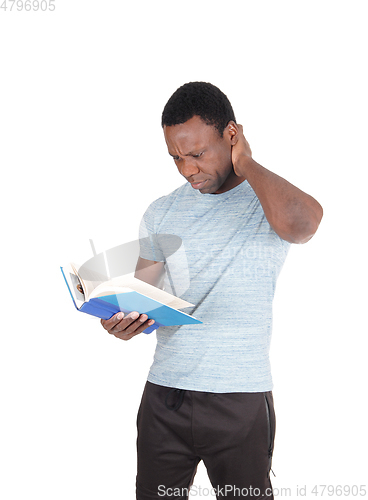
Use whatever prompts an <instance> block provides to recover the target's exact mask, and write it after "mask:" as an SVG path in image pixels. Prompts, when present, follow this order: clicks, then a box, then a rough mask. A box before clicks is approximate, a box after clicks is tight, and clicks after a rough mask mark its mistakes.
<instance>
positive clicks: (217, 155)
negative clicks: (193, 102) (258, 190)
mask: <svg viewBox="0 0 368 500" xmlns="http://www.w3.org/2000/svg"><path fill="white" fill-rule="evenodd" d="M237 132H238V129H237V126H236V124H235V123H234V122H229V124H228V125H227V127H226V128H225V130H224V133H223V137H220V134H219V132H218V130H217V129H216V128H215V127H214V126H212V125H207V124H206V123H205V122H204V121H203V120H202V119H201V118H200V117H199V116H193V118H191V119H190V120H188V121H186V122H185V123H180V124H179V125H172V126H170V127H167V126H164V135H165V140H166V144H167V148H168V150H169V154H170V155H171V156H172V157H173V158H174V161H175V164H176V166H177V168H178V170H179V173H180V174H181V175H182V176H183V177H185V178H186V180H187V181H188V182H190V183H191V185H192V187H193V189H198V190H199V191H200V192H201V193H211V194H219V193H224V192H225V191H229V189H232V188H234V187H235V186H237V185H238V184H240V183H241V182H243V180H244V178H241V177H237V176H236V175H235V172H234V170H233V165H232V162H231V148H232V145H233V144H235V142H236V135H237Z"/></svg>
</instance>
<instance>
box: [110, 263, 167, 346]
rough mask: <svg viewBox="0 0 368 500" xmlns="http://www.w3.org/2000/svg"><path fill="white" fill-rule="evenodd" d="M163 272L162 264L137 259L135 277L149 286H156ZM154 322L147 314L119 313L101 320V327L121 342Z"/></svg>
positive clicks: (134, 312)
mask: <svg viewBox="0 0 368 500" xmlns="http://www.w3.org/2000/svg"><path fill="white" fill-rule="evenodd" d="M163 272H164V263H163V262H154V261H152V260H146V259H142V258H141V257H139V258H138V262H137V267H136V270H135V277H136V278H138V279H140V280H142V281H145V282H146V283H149V284H150V285H153V286H157V285H158V284H159V283H160V281H161V278H162V275H163ZM153 323H154V320H153V319H149V318H148V316H147V314H141V315H139V313H137V312H136V311H132V312H131V313H129V314H127V315H126V316H125V315H124V313H122V312H119V313H117V314H115V315H114V316H113V317H112V318H110V319H107V320H104V319H102V320H101V325H102V326H103V327H104V328H105V330H107V331H108V332H109V333H111V334H112V335H115V337H117V338H119V339H122V340H130V339H131V338H132V337H135V335H138V334H139V333H142V332H143V330H145V329H146V328H147V327H148V326H151V325H153Z"/></svg>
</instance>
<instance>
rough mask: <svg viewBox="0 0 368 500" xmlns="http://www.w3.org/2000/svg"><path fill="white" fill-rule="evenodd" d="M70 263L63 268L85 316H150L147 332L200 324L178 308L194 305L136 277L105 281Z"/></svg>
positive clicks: (130, 276) (77, 303)
mask: <svg viewBox="0 0 368 500" xmlns="http://www.w3.org/2000/svg"><path fill="white" fill-rule="evenodd" d="M78 270H79V269H78V266H76V264H73V263H70V264H68V265H67V266H65V267H64V268H63V267H61V272H62V273H63V276H64V279H65V282H66V284H67V286H68V289H69V292H70V295H71V297H72V299H73V302H74V305H75V307H76V308H77V309H78V310H79V311H81V312H84V313H87V314H91V315H92V316H97V317H98V318H102V319H110V318H111V317H112V316H113V315H114V314H116V313H117V312H119V311H122V312H124V313H130V312H132V311H137V312H138V313H140V314H147V316H148V318H149V319H154V320H155V323H154V324H153V325H151V326H149V327H147V328H146V329H145V330H144V333H151V332H152V331H153V330H156V329H157V328H158V327H160V326H172V325H188V324H198V323H202V322H201V321H199V320H197V319H195V318H194V317H192V316H190V315H189V314H186V313H184V312H182V311H179V310H178V309H183V308H185V307H190V306H193V304H190V303H189V302H187V301H185V300H182V299H180V298H178V297H175V296H174V295H171V294H170V293H168V292H165V291H163V290H160V289H159V288H156V287H155V286H152V285H149V284H148V283H145V282H144V281H141V280H139V279H138V278H135V277H134V276H133V274H128V275H124V276H120V277H118V278H113V279H111V280H108V281H104V278H105V279H106V277H105V276H102V275H100V274H99V273H96V272H94V271H92V270H88V271H86V269H85V268H84V269H83V277H82V276H81V273H79V272H78Z"/></svg>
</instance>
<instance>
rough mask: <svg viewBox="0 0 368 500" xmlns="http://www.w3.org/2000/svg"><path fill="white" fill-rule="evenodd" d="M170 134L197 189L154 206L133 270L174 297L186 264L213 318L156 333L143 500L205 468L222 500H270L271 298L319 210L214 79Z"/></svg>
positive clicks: (143, 418) (142, 419)
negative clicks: (261, 149)
mask: <svg viewBox="0 0 368 500" xmlns="http://www.w3.org/2000/svg"><path fill="white" fill-rule="evenodd" d="M162 126H163V131H164V136H165V140H166V144H167V147H168V151H169V154H170V155H171V156H172V157H173V159H174V162H175V164H176V166H177V168H178V170H179V173H180V174H181V175H183V176H184V177H185V179H186V181H187V182H186V183H185V184H184V185H183V186H181V187H179V188H178V189H176V190H175V191H174V192H173V193H171V194H169V195H168V196H164V197H162V198H159V199H158V200H156V201H155V202H153V203H152V204H151V205H150V207H149V208H148V210H147V211H146V213H145V215H144V218H143V222H142V232H141V234H142V236H147V235H148V236H150V237H151V244H149V245H147V244H146V243H145V244H143V243H142V245H141V254H140V258H139V261H138V265H137V271H136V276H137V277H139V278H140V279H143V280H144V281H147V282H149V283H151V284H154V285H156V284H158V283H159V282H160V280H161V279H162V275H163V273H164V270H165V268H167V267H169V268H170V273H169V274H170V275H171V276H174V277H175V276H176V278H175V279H174V281H176V282H175V283H172V280H169V278H168V277H167V276H166V277H165V278H164V288H165V289H168V290H169V291H175V286H176V285H177V283H178V279H179V288H180V275H181V274H183V270H184V271H185V269H187V272H188V273H189V286H188V288H187V289H186V290H184V292H183V293H181V296H182V298H183V299H185V300H188V301H189V302H191V303H193V304H195V306H194V308H192V309H191V310H190V311H188V312H190V313H191V314H193V315H194V316H195V317H196V318H198V319H200V320H201V321H202V322H203V324H201V325H189V326H181V327H165V328H159V329H158V330H157V347H156V352H155V357H154V362H153V365H152V367H151V370H150V373H149V376H148V381H147V384H146V387H145V391H144V394H143V397H142V402H141V406H140V409H139V413H138V421H137V422H138V440H137V448H138V473H137V499H138V500H152V499H157V498H173V497H175V498H181V499H186V498H188V490H189V487H190V485H191V484H192V481H193V477H194V474H195V471H196V468H197V465H198V463H199V461H200V460H203V461H204V463H205V465H206V467H207V471H208V475H209V478H210V481H211V483H212V485H213V488H214V491H215V492H216V495H217V498H222V497H226V498H240V497H245V496H249V497H253V498H265V497H268V498H273V496H272V488H271V483H270V478H269V475H270V469H271V459H272V451H273V442H274V435H275V415H274V409H273V399H272V392H271V391H272V379H271V373H270V366H269V358H268V353H269V346H270V338H271V324H272V299H273V294H274V289H275V284H276V278H277V276H278V273H279V271H280V269H281V267H282V264H283V262H284V260H285V257H286V254H287V251H288V248H289V245H290V243H304V242H306V241H308V240H309V239H310V238H311V237H312V236H313V235H314V233H315V232H316V230H317V228H318V225H319V223H320V221H321V218H322V208H321V206H320V205H319V203H318V202H317V201H316V200H315V199H313V198H312V197H311V196H309V195H307V194H306V193H304V192H303V191H301V190H299V189H298V188H296V187H295V186H293V185H292V184H290V183H289V182H287V181H286V180H284V179H282V178H281V177H279V176H278V175H276V174H274V173H272V172H270V171H269V170H267V169H265V168H264V167H262V166H261V165H259V164H258V163H256V162H255V161H254V160H253V158H252V153H251V150H250V147H249V144H248V142H247V141H246V139H245V137H244V135H243V128H242V126H241V125H239V124H237V123H236V120H235V115H234V112H233V109H232V107H231V104H230V102H229V100H228V99H227V97H226V96H225V95H224V94H223V93H222V92H221V91H220V90H219V89H218V88H216V87H214V86H213V85H211V84H209V83H203V82H192V83H188V84H186V85H183V86H182V87H180V88H179V89H178V90H177V91H176V92H175V93H174V94H173V95H172V97H171V98H170V99H169V101H168V103H167V104H166V106H165V108H164V111H163V115H162ZM156 234H175V235H177V236H179V237H180V238H181V240H182V246H183V248H184V252H182V254H181V257H180V258H179V259H178V258H177V259H176V260H175V259H174V260H172V259H171V260H170V262H169V259H166V258H165V248H162V246H160V245H159V244H157V243H156V242H155V241H156V240H155V235H156ZM147 241H149V239H148V238H142V242H147ZM184 274H185V272H184ZM178 276H179V278H178ZM152 323H153V321H152V320H150V319H149V318H148V317H147V316H146V315H144V314H142V315H139V314H138V313H131V314H128V315H127V316H125V317H124V315H123V314H122V313H119V314H117V315H115V316H114V317H113V318H111V319H110V320H107V321H103V320H102V324H103V326H104V328H105V329H106V330H107V331H108V332H109V333H111V334H113V335H115V336H116V337H118V338H120V339H124V340H129V339H130V338H132V337H133V336H135V335H137V334H139V333H141V332H142V331H143V330H144V329H145V328H146V327H147V325H150V324H152Z"/></svg>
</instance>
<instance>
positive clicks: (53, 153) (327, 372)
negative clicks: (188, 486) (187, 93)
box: [0, 0, 368, 500]
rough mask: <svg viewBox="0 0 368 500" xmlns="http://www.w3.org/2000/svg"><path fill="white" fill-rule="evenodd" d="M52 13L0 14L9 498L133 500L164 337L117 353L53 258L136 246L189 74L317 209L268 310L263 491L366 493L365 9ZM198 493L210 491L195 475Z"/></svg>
mask: <svg viewBox="0 0 368 500" xmlns="http://www.w3.org/2000/svg"><path fill="white" fill-rule="evenodd" d="M1 1H2V0H0V2H1ZM55 5H56V9H55V11H53V12H41V11H39V12H34V11H30V12H26V11H24V10H23V11H21V12H18V11H17V10H16V7H14V9H13V11H12V12H10V10H9V9H8V11H4V10H3V9H0V44H1V45H0V47H1V51H0V71H1V81H0V85H1V88H0V164H1V172H2V175H1V180H2V182H1V264H2V270H1V305H2V327H1V346H0V356H1V358H0V370H1V374H0V375H1V401H0V404H1V412H0V418H1V445H0V450H1V451H0V453H1V464H0V471H1V476H2V479H1V482H0V494H1V497H2V498H4V500H13V499H16V500H26V499H28V498H32V499H33V498H35V499H36V498H37V500H44V499H45V500H46V499H47V500H49V499H53V500H59V499H63V500H65V499H69V500H79V499H84V498H88V499H89V500H95V499H96V500H97V499H98V500H100V499H105V498H109V500H115V499H116V500H117V499H122V498H124V499H125V498H126V499H133V498H134V490H135V484H134V483H135V466H136V457H135V438H136V435H135V418H136V411H137V408H138V405H139V401H140V397H141V392H142V389H143V386H144V383H145V379H146V376H147V372H148V369H149V366H150V363H151V361H152V356H153V351H154V345H155V337H154V335H151V336H146V335H140V336H138V337H136V338H134V339H133V340H131V341H130V342H123V341H119V340H117V339H115V338H114V337H112V336H109V335H108V334H107V333H105V331H104V330H103V329H102V327H101V326H100V324H99V321H98V320H97V319H96V318H93V317H89V316H87V315H83V314H79V313H77V312H76V311H75V309H74V308H73V306H72V303H71V301H70V297H69V295H68V292H67V290H66V287H65V285H64V283H63V280H62V276H61V273H60V269H59V266H60V265H63V264H65V263H66V262H68V261H69V260H76V261H77V262H78V261H79V262H83V261H84V260H87V259H88V258H90V257H91V256H92V254H91V249H90V246H89V242H88V239H89V238H92V239H93V240H94V243H95V245H96V250H97V251H98V252H99V251H102V250H105V249H108V248H110V247H112V246H115V245H118V244H121V243H124V242H126V241H130V240H133V239H135V238H136V237H137V228H138V224H139V220H140V218H141V216H142V214H143V212H144V210H145V208H146V207H147V205H148V204H149V202H151V201H152V200H154V199H156V198H157V197H158V196H161V195H164V194H167V193H169V192H170V191H171V190H173V189H174V188H176V187H177V186H179V185H181V184H182V183H183V180H182V178H181V177H180V176H179V174H178V173H177V172H176V169H175V165H174V163H173V162H172V159H171V158H170V157H169V156H168V154H167V151H166V146H165V143H164V139H163V134H162V130H161V127H160V118H161V112H162V108H163V106H164V105H165V103H166V101H167V99H168V98H169V97H170V95H171V94H172V93H173V92H174V91H175V90H176V88H177V87H179V86H180V85H182V84H183V83H185V82H188V81H193V80H204V81H210V82H211V83H213V84H215V85H217V86H218V87H220V88H221V90H223V91H224V92H225V93H226V94H227V95H228V97H229V99H230V101H231V102H232V104H233V107H234V110H235V114H236V117H237V120H238V122H239V123H242V124H243V126H244V130H245V134H246V137H247V139H248V141H249V143H250V145H251V147H252V151H253V157H254V158H255V160H256V161H258V162H259V163H261V164H262V165H264V166H265V167H267V168H269V169H270V170H273V171H275V172H276V173H278V174H279V175H281V176H283V177H285V178H286V179H288V180H289V181H291V182H292V183H294V184H295V185H297V186H298V187H300V188H301V189H303V190H305V191H306V192H308V193H310V194H312V195H313V196H314V197H315V198H316V199H318V200H319V201H320V203H321V204H322V205H323V208H324V219H323V222H322V224H321V226H320V229H319V231H318V233H317V235H316V236H315V237H314V238H313V239H312V240H311V241H310V242H309V243H308V244H306V245H304V246H294V247H293V248H292V249H291V251H290V254H289V257H288V260H287V262H286V264H285V266H284V269H283V271H282V273H281V276H280V279H279V283H278V288H277V293H276V298H275V317H274V333H273V341H272V348H271V358H272V368H273V377H274V384H275V387H274V398H275V407H276V412H277V437H276V445H275V452H274V460H273V470H274V471H275V473H276V476H277V477H276V478H273V485H274V487H275V488H277V489H279V490H280V493H279V495H278V496H279V498H281V497H282V496H286V494H287V493H284V494H283V495H282V492H281V488H290V491H291V493H292V497H293V498H296V497H297V496H301V494H300V493H299V494H298V492H300V491H301V490H300V488H301V487H304V486H306V496H305V497H306V498H316V496H315V495H313V494H312V493H311V490H312V489H313V487H314V486H315V485H322V484H324V485H333V486H337V485H354V484H355V485H362V484H365V482H366V477H367V475H366V470H367V469H366V465H367V464H366V456H367V423H366V420H367V415H366V409H365V408H366V399H367V396H366V385H367V384H366V382H367V372H366V368H365V366H366V357H367V349H366V348H367V341H366V335H367V327H366V321H365V320H366V313H365V310H366V302H367V293H366V290H367V286H366V279H367V272H366V267H367V265H366V254H367V250H366V246H367V243H366V241H367V240H366V235H365V233H366V214H367V212H366V203H365V199H364V197H365V194H366V178H367V177H366V169H367V154H366V149H367V147H366V144H367V111H368V109H367V98H366V94H367V87H368V81H367V80H368V79H367V71H366V64H367V55H366V49H367V43H368V39H367V38H368V37H367V29H366V17H365V15H364V14H365V7H366V2H363V1H361V2H359V1H354V0H352V1H350V2H341V1H334V2H332V1H323V0H320V1H318V2H316V1H309V2H301V1H278V2H273V1H257V2H256V1H239V0H233V1H230V2H216V1H213V0H212V1H205V0H202V1H201V0H197V1H186V2H178V1H175V0H172V1H159V0H157V1H141V2H138V1H137V2H124V1H121V0H119V1H118V0H109V1H106V2H102V1H101V0H100V1H96V0H88V1H87V0H74V1H72V0H56V1H55ZM8 7H9V8H10V2H8ZM195 484H196V486H197V488H199V486H201V487H202V488H206V487H209V486H210V485H209V482H208V479H207V477H206V474H205V470H204V467H203V466H202V467H200V469H199V472H198V475H197V478H196V482H195ZM298 488H299V490H298ZM197 496H199V495H198V494H197ZM289 496H290V495H289ZM326 496H327V492H325V494H324V497H326ZM207 497H208V496H207ZM350 497H351V498H353V496H352V495H350ZM211 498H214V497H211ZM317 498H321V495H317ZM329 498H334V497H331V496H330V497H329ZM336 498H337V496H336Z"/></svg>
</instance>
